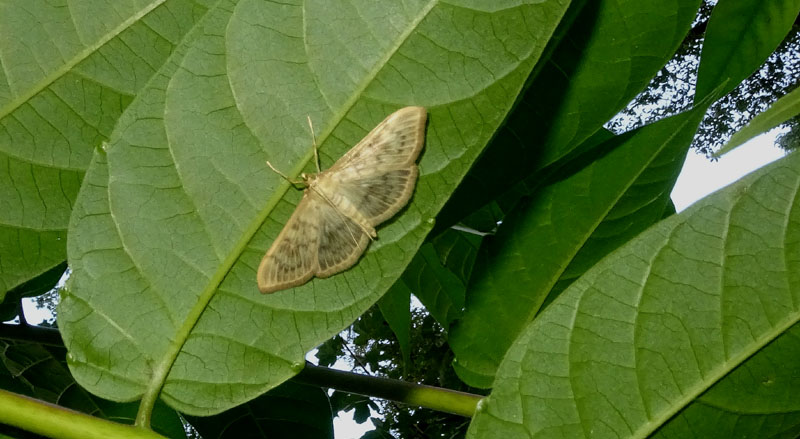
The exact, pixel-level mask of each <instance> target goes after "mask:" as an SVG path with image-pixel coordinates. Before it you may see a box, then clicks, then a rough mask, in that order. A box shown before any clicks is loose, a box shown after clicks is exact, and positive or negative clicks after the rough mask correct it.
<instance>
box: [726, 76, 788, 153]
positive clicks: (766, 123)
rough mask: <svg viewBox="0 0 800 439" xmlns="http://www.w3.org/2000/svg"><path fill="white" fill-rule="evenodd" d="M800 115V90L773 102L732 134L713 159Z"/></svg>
mask: <svg viewBox="0 0 800 439" xmlns="http://www.w3.org/2000/svg"><path fill="white" fill-rule="evenodd" d="M798 114H800V88H797V89H795V90H794V91H792V92H790V93H788V94H787V95H785V96H783V97H782V98H780V99H778V100H777V101H775V102H774V103H773V104H772V105H771V106H770V107H769V108H767V109H766V110H764V112H762V113H760V114H759V115H757V116H756V117H754V118H753V120H751V121H750V122H749V123H748V124H747V125H745V126H744V127H743V128H742V129H741V130H739V131H737V132H736V133H734V135H733V136H732V137H731V139H730V140H728V143H726V144H725V145H724V146H723V147H722V148H720V150H719V151H718V152H717V153H716V154H714V156H715V157H722V156H723V155H725V154H727V153H729V152H731V151H733V150H734V149H736V147H737V146H739V145H741V144H743V143H745V142H747V141H748V140H750V139H752V138H753V137H756V136H758V135H760V134H763V133H766V132H767V131H769V130H771V129H772V128H775V127H776V126H778V125H780V124H782V123H783V122H786V121H787V120H789V119H791V118H793V117H795V116H797V115H798Z"/></svg>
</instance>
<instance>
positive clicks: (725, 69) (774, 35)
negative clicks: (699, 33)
mask: <svg viewBox="0 0 800 439" xmlns="http://www.w3.org/2000/svg"><path fill="white" fill-rule="evenodd" d="M798 12H800V0H771V1H766V2H765V1H761V0H719V2H718V3H717V4H716V5H715V6H714V10H713V11H712V13H711V18H709V20H708V27H707V28H706V36H705V41H704V42H703V51H702V53H701V54H700V67H699V68H698V71H697V89H696V91H695V95H694V99H695V102H699V101H700V100H702V99H705V98H706V97H707V96H708V95H709V93H711V91H712V90H714V89H715V88H717V87H718V86H719V85H722V84H724V88H723V89H722V90H721V92H720V94H721V95H725V94H727V93H728V92H730V91H731V90H733V89H734V88H736V87H737V86H738V85H739V83H740V82H742V81H743V80H744V79H745V78H747V77H748V76H750V75H751V74H752V73H753V72H755V71H756V69H757V68H758V66H760V65H761V64H762V63H763V62H764V60H766V59H767V57H768V56H769V54H770V53H772V52H773V51H774V50H775V48H776V47H778V44H780V42H781V41H782V40H783V39H784V38H785V37H786V34H788V33H789V30H791V28H792V24H793V23H794V21H795V19H796V18H797V14H798Z"/></svg>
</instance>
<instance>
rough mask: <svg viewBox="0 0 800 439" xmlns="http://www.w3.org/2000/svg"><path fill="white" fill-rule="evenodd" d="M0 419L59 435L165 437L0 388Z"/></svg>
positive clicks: (66, 438)
mask: <svg viewBox="0 0 800 439" xmlns="http://www.w3.org/2000/svg"><path fill="white" fill-rule="evenodd" d="M0 423H2V424H7V425H13V426H15V427H19V428H22V429H25V430H27V431H31V432H34V433H38V434H41V435H44V436H47V437H52V438H58V439H107V438H110V437H113V438H118V439H164V436H161V435H159V434H157V433H155V432H154V431H152V430H148V429H144V428H138V427H134V426H132V425H125V424H118V423H116V422H111V421H107V420H105V419H100V418H96V417H94V416H89V415H87V414H85V413H80V412H76V411H73V410H70V409H66V408H64V407H60V406H57V405H54V404H50V403H48V402H44V401H40V400H37V399H33V398H28V397H27V396H22V395H18V394H16V393H11V392H7V391H5V390H0Z"/></svg>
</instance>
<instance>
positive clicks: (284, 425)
mask: <svg viewBox="0 0 800 439" xmlns="http://www.w3.org/2000/svg"><path fill="white" fill-rule="evenodd" d="M186 420H187V421H189V423H190V424H191V425H192V426H193V427H194V428H195V429H197V431H198V432H199V433H200V435H201V436H202V437H203V438H204V439H231V438H237V439H238V438H253V439H255V438H264V439H283V438H320V439H322V438H333V415H332V414H331V406H330V404H329V403H328V395H327V394H326V393H325V392H324V391H323V390H322V389H321V388H319V387H313V386H307V385H304V384H298V383H294V382H291V381H288V382H285V383H283V384H281V385H280V386H278V387H276V388H274V389H272V390H270V391H269V392H268V393H266V394H264V395H261V396H259V397H258V398H256V399H254V400H252V401H250V402H247V403H245V404H242V405H240V406H237V407H234V408H232V409H230V410H228V411H225V412H223V413H220V414H218V415H215V416H209V417H203V418H200V417H194V416H187V417H186Z"/></svg>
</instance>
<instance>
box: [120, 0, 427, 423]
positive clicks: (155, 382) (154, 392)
mask: <svg viewBox="0 0 800 439" xmlns="http://www.w3.org/2000/svg"><path fill="white" fill-rule="evenodd" d="M162 1H163V0H162ZM438 3H439V1H438V0H430V1H429V2H428V4H427V6H426V7H424V8H422V9H421V10H420V13H419V14H418V15H417V17H416V18H415V19H414V20H413V21H411V22H410V23H409V25H408V27H407V29H406V31H405V32H403V33H402V34H400V35H399V36H398V37H397V39H396V40H395V44H394V46H393V47H391V49H390V50H387V51H386V54H385V56H383V57H382V58H381V59H379V60H378V62H376V63H375V66H374V67H373V69H372V71H370V72H369V74H367V75H365V76H364V80H363V81H362V82H361V84H359V85H358V86H357V87H356V88H355V89H354V91H353V92H352V94H351V96H350V98H348V99H347V100H346V101H345V102H344V103H343V104H342V106H341V108H340V109H339V111H336V112H333V115H334V117H333V119H334V120H337V121H339V122H341V121H342V120H343V119H344V116H345V115H346V114H347V112H348V111H349V110H350V109H351V108H352V107H353V106H354V105H355V104H356V102H358V100H359V98H361V96H362V93H363V92H364V90H366V88H367V87H368V86H369V84H371V83H372V81H373V80H374V79H375V77H376V76H377V75H378V73H379V72H380V71H381V70H382V69H383V67H385V65H386V64H387V63H388V62H389V60H390V59H391V58H392V57H393V56H394V55H395V54H396V53H397V51H398V50H399V48H400V47H401V46H402V45H403V43H405V42H406V40H408V38H409V37H410V36H411V34H412V33H413V32H414V31H415V30H416V29H417V27H418V26H419V23H420V22H422V20H423V19H425V17H427V16H428V14H429V13H430V11H431V10H432V9H433V7H434V6H436V5H437V4H438ZM305 16H306V13H305V9H304V10H303V24H304V25H305V22H306V21H305ZM304 35H307V33H306V32H305V30H304ZM304 45H305V38H304ZM307 54H308V48H307V47H306V55H307ZM337 126H338V122H337V123H336V124H333V125H329V128H327V129H325V130H324V131H323V132H322V133H321V134H320V138H319V139H320V144H324V142H325V141H326V140H327V138H328V137H329V136H330V135H331V133H332V132H333V130H334V129H335V128H336V127H337ZM312 159H313V151H309V152H307V153H306V154H305V156H303V157H302V158H301V159H300V160H299V162H298V165H297V166H295V167H294V168H293V169H292V171H291V173H290V174H289V175H290V176H296V175H298V174H299V173H300V172H301V171H302V170H303V168H305V167H306V166H307V165H308V163H309V162H310V161H311V160H312ZM290 187H291V184H290V183H289V182H287V181H282V182H281V183H280V184H279V185H278V187H277V188H276V190H275V191H274V192H273V195H272V196H271V197H270V198H269V200H268V201H267V203H266V204H265V206H264V209H262V210H261V212H259V213H258V215H256V217H255V218H254V220H253V221H252V222H251V223H250V225H249V226H248V227H247V228H246V229H245V230H244V233H242V239H240V240H239V242H237V243H236V245H235V246H233V247H232V248H231V251H230V252H229V254H228V256H227V257H226V258H225V259H224V260H223V261H222V263H221V264H220V265H219V269H218V270H217V271H216V272H215V273H214V274H213V275H212V276H211V278H210V279H209V282H208V285H207V287H206V288H205V289H204V290H203V292H202V293H201V294H200V295H199V296H198V299H197V302H196V303H195V306H193V307H192V309H191V310H190V311H189V312H188V313H187V315H186V318H185V319H184V321H183V324H182V325H181V326H180V327H179V328H178V330H177V332H176V333H175V337H174V338H173V339H172V341H171V342H170V344H169V345H168V347H167V350H166V351H165V353H164V355H163V357H162V360H161V361H160V362H158V363H157V365H156V366H155V367H154V368H153V374H152V379H151V380H150V382H149V384H148V386H147V387H146V389H145V391H144V393H143V395H142V399H141V403H140V405H139V413H138V414H137V417H136V424H137V425H139V426H142V427H144V426H146V425H147V424H149V418H150V413H151V412H152V409H153V406H154V404H155V402H156V399H157V396H158V395H159V394H160V393H161V390H162V388H163V387H164V384H165V383H166V380H167V377H168V376H169V372H170V370H171V369H172V365H173V364H175V361H176V359H177V358H178V355H179V354H180V351H181V349H182V348H183V346H184V344H185V343H186V341H187V340H188V339H189V336H190V335H191V332H192V330H193V329H194V326H195V325H196V324H197V322H198V321H199V320H200V317H201V316H202V314H203V312H204V311H205V309H206V308H207V306H208V303H209V302H211V299H212V298H213V297H214V295H215V293H216V291H217V290H218V288H219V285H220V284H221V283H222V280H223V279H224V278H225V276H227V274H228V273H229V272H230V270H231V268H232V267H233V265H234V264H235V263H236V261H237V260H238V259H239V257H240V256H241V254H242V253H243V251H244V249H245V248H246V247H247V245H248V244H249V243H250V242H251V241H252V240H253V237H254V236H255V234H256V233H257V232H258V230H259V229H260V228H261V226H262V225H263V223H264V221H266V219H267V217H268V216H269V214H270V213H272V210H273V209H274V207H275V206H276V205H277V204H278V202H279V201H280V200H281V199H282V198H283V197H284V195H285V194H286V192H287V191H288V190H289V188H290Z"/></svg>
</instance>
